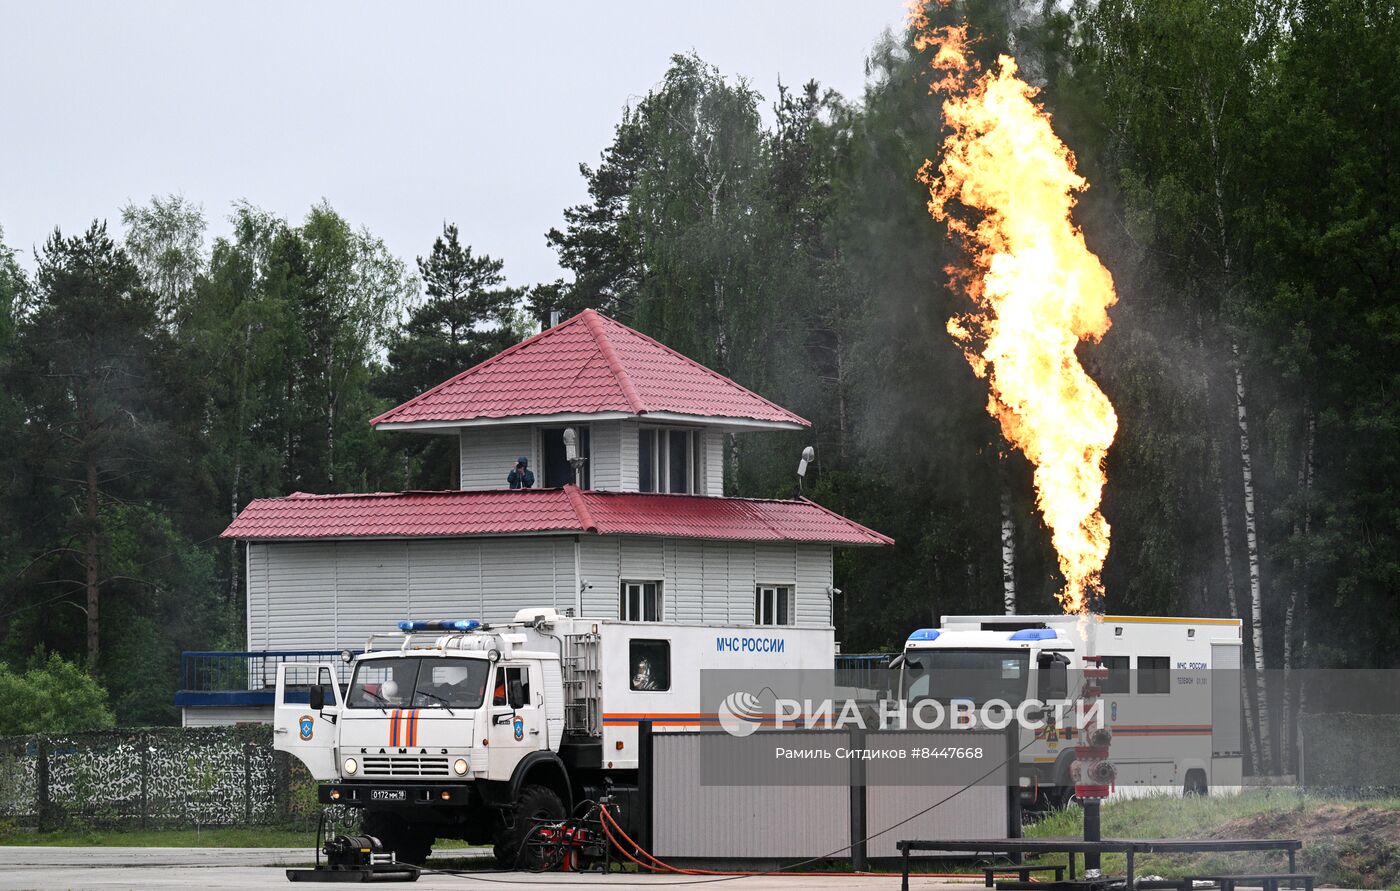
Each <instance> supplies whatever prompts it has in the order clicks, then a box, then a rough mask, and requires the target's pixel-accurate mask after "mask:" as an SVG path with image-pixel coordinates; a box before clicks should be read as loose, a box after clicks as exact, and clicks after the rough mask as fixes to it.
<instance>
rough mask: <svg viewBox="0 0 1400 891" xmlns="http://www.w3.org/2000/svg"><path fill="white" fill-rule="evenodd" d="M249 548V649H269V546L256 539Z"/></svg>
mask: <svg viewBox="0 0 1400 891" xmlns="http://www.w3.org/2000/svg"><path fill="white" fill-rule="evenodd" d="M246 547H247V548H248V559H247V564H246V566H247V571H248V579H247V584H248V649H250V650H265V649H267V646H268V644H267V631H268V620H267V546H266V545H264V544H262V543H260V542H255V541H250V542H248V544H247V545H246Z"/></svg>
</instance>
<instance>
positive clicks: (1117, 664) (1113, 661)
mask: <svg viewBox="0 0 1400 891" xmlns="http://www.w3.org/2000/svg"><path fill="white" fill-rule="evenodd" d="M1099 664H1100V665H1102V666H1103V667H1104V668H1106V669H1108V677H1106V678H1104V679H1103V680H1101V681H1100V682H1099V690H1100V691H1101V692H1102V693H1103V694H1104V695H1108V694H1110V693H1130V692H1132V691H1131V690H1130V689H1129V688H1130V687H1131V685H1132V682H1131V677H1132V672H1130V671H1129V670H1128V657H1127V656H1104V657H1102V658H1101V659H1100V660H1099Z"/></svg>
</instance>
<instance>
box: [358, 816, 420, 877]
mask: <svg viewBox="0 0 1400 891" xmlns="http://www.w3.org/2000/svg"><path fill="white" fill-rule="evenodd" d="M364 831H365V835H372V836H374V837H375V838H377V839H379V843H380V844H382V845H383V846H384V850H386V851H393V852H394V857H395V859H397V860H398V861H399V862H400V863H415V864H418V865H419V866H421V865H423V864H424V863H426V862H428V855H429V854H431V853H432V852H433V842H434V841H436V838H435V837H434V836H433V834H432V833H430V832H425V831H423V830H422V829H421V828H418V827H415V826H414V825H413V824H411V823H409V822H408V821H407V820H405V819H404V818H403V817H400V816H398V815H397V814H385V813H370V814H365V820H364Z"/></svg>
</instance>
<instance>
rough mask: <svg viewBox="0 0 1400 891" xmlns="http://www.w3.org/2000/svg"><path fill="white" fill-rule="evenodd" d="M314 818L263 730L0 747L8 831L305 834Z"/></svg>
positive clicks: (205, 730) (201, 730) (80, 737)
mask: <svg viewBox="0 0 1400 891" xmlns="http://www.w3.org/2000/svg"><path fill="white" fill-rule="evenodd" d="M319 812H320V807H319V805H318V804H317V803H316V789H315V784H314V783H313V782H312V781H311V778H310V777H309V776H308V775H307V773H306V771H305V769H304V768H303V767H302V765H301V763H300V762H298V761H296V759H294V758H289V757H288V756H287V755H286V754H285V753H283V752H275V751H273V748H272V731H271V728H269V727H265V726H264V727H252V726H250V727H191V728H179V727H160V728H150V729H121V730H104V731H93V732H89V733H70V734H62V735H45V734H35V735H30V736H13V737H7V738H3V739H0V821H3V822H5V823H9V824H10V825H12V826H18V827H24V828H34V829H40V830H52V829H65V828H94V829H97V828H123V829H193V828H198V827H206V826H289V825H298V826H305V825H314V824H315V820H316V817H317V814H318V813H319Z"/></svg>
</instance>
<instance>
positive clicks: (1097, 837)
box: [1082, 798, 1103, 876]
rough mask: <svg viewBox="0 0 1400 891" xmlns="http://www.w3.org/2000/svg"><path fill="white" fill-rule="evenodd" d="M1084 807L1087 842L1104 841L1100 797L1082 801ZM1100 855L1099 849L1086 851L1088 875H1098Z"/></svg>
mask: <svg viewBox="0 0 1400 891" xmlns="http://www.w3.org/2000/svg"><path fill="white" fill-rule="evenodd" d="M1082 804H1083V807H1084V840H1085V841H1087V842H1096V841H1103V830H1102V828H1101V827H1100V825H1099V799H1097V798H1086V799H1084V801H1083V802H1082ZM1099 860H1100V855H1099V852H1098V851H1085V852H1084V874H1085V875H1086V876H1092V875H1096V874H1097V873H1096V872H1095V871H1096V870H1098V869H1099V868H1100V863H1099Z"/></svg>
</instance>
